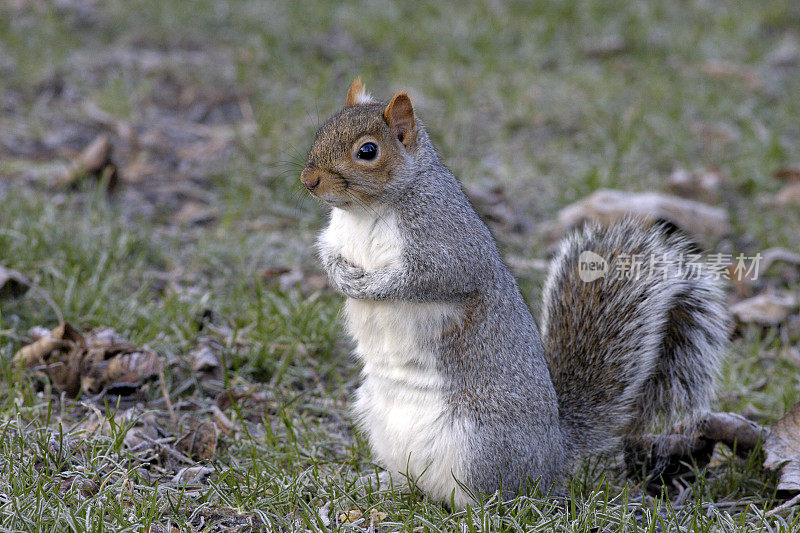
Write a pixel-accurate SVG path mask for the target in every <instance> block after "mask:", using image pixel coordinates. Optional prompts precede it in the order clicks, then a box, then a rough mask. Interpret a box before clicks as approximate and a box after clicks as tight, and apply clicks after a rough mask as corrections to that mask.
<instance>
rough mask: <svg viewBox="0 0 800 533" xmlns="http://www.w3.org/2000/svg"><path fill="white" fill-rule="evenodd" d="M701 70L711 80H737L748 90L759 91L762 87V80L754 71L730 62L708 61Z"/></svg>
mask: <svg viewBox="0 0 800 533" xmlns="http://www.w3.org/2000/svg"><path fill="white" fill-rule="evenodd" d="M701 70H702V71H703V73H704V74H706V75H707V76H709V77H711V78H723V79H725V78H730V79H735V80H739V81H741V82H744V84H745V85H746V86H747V87H748V88H749V89H760V88H761V87H763V86H764V80H763V79H762V78H761V75H760V74H759V73H758V71H757V70H756V69H754V68H752V67H749V66H747V65H742V64H739V63H733V62H732V61H709V62H708V63H706V64H704V65H703V66H702V67H701Z"/></svg>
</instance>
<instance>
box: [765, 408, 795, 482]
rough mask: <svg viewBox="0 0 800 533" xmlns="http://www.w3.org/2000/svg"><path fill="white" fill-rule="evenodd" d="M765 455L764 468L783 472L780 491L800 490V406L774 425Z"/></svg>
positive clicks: (766, 442) (767, 440)
mask: <svg viewBox="0 0 800 533" xmlns="http://www.w3.org/2000/svg"><path fill="white" fill-rule="evenodd" d="M764 454H765V459H764V468H768V469H770V470H776V469H780V471H781V473H780V481H779V482H778V490H791V491H798V490H800V404H795V405H794V406H792V408H791V409H790V410H789V412H788V413H786V414H785V415H784V416H783V418H781V419H780V420H778V421H777V422H775V423H774V424H772V428H771V429H770V432H769V434H768V435H767V437H766V439H765V440H764Z"/></svg>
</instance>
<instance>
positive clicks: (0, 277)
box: [0, 266, 31, 300]
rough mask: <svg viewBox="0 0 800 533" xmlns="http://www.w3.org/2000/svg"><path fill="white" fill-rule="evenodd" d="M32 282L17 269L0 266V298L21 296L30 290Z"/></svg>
mask: <svg viewBox="0 0 800 533" xmlns="http://www.w3.org/2000/svg"><path fill="white" fill-rule="evenodd" d="M30 288H31V282H30V281H28V278H26V277H25V276H23V275H22V274H21V273H19V272H17V271H16V270H11V269H10V268H5V267H2V266H0V300H2V299H4V298H19V297H20V296H22V295H24V294H25V293H26V292H28V289H30Z"/></svg>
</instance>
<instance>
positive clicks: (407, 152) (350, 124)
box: [300, 78, 419, 208]
mask: <svg viewBox="0 0 800 533" xmlns="http://www.w3.org/2000/svg"><path fill="white" fill-rule="evenodd" d="M418 131H419V130H418V124H417V121H416V120H415V118H414V109H413V107H412V105H411V99H410V98H409V97H408V95H407V94H406V93H405V92H398V93H396V94H395V95H394V97H393V98H392V100H391V101H390V102H389V103H388V104H386V103H380V102H376V101H374V100H373V99H372V98H371V97H370V96H369V95H368V94H367V93H366V91H365V90H364V86H363V84H362V83H361V78H356V79H355V80H354V81H353V83H352V84H351V85H350V89H349V90H348V91H347V97H346V99H345V107H344V108H343V109H342V110H341V111H340V112H339V113H337V114H336V115H334V116H333V117H331V118H330V119H329V120H328V121H327V122H325V124H323V125H322V126H321V127H320V128H319V130H318V131H317V135H316V138H315V139H314V144H313V145H312V146H311V150H309V153H308V160H307V161H306V166H305V168H304V169H303V171H302V173H301V174H300V181H302V183H303V185H305V187H306V188H307V189H308V190H309V192H310V193H311V194H313V195H314V196H315V197H317V198H319V199H320V200H323V201H325V202H327V203H329V204H331V205H333V206H334V207H341V208H348V207H354V208H358V207H367V206H369V205H370V204H372V203H374V202H375V201H376V200H378V199H380V198H381V196H382V194H383V193H384V192H385V190H386V189H387V188H388V187H390V185H391V183H392V180H393V178H394V177H395V176H396V174H397V172H398V170H399V169H402V168H404V167H405V166H406V165H407V161H408V158H409V157H411V156H412V155H413V153H414V151H415V150H416V148H417V134H418Z"/></svg>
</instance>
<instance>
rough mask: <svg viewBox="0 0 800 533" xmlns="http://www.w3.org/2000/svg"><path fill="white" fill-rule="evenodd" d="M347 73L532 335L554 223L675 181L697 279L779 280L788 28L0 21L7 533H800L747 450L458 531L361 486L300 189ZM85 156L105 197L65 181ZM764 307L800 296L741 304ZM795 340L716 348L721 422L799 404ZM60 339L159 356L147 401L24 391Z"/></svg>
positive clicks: (118, 1)
mask: <svg viewBox="0 0 800 533" xmlns="http://www.w3.org/2000/svg"><path fill="white" fill-rule="evenodd" d="M357 75H360V76H361V77H362V78H363V79H364V81H365V83H366V84H367V86H368V88H369V90H370V92H371V93H372V94H373V95H376V96H378V97H382V98H388V97H390V96H391V94H392V93H393V91H395V90H398V89H405V90H408V91H409V93H410V94H411V96H412V98H413V99H414V104H415V108H416V110H417V112H418V114H419V115H420V116H421V117H422V119H423V120H424V121H425V124H426V126H427V129H428V131H429V132H430V134H431V136H432V138H433V140H434V143H435V144H436V145H437V146H438V148H439V150H440V153H441V155H442V158H443V160H444V161H445V162H446V164H447V165H448V166H449V167H450V168H451V169H452V170H453V172H454V173H455V175H456V176H458V177H459V178H460V179H461V180H462V182H463V183H464V184H465V186H466V188H467V190H468V191H469V192H470V193H471V194H472V195H473V197H474V198H475V199H476V204H477V206H478V209H479V211H480V212H481V213H482V214H483V215H484V216H486V217H489V219H490V226H491V229H492V230H493V232H494V234H495V236H496V237H497V239H498V241H499V243H500V246H501V249H502V251H503V253H504V255H505V256H506V258H507V259H508V260H509V263H510V264H511V265H512V267H514V273H515V275H516V276H517V278H518V279H519V280H520V284H521V287H522V289H523V293H524V295H525V297H526V299H527V301H528V302H529V303H530V305H531V308H532V309H533V311H534V314H535V315H537V314H538V302H539V298H540V293H541V285H542V283H543V280H544V276H545V273H544V272H543V271H542V270H541V269H540V268H537V267H536V265H538V264H539V262H537V261H531V260H542V259H546V258H547V257H548V253H549V252H550V251H552V242H551V237H550V236H551V222H552V221H553V220H554V219H555V217H556V215H557V213H558V211H559V210H560V209H561V208H563V207H564V206H566V205H568V204H570V203H571V202H574V201H576V200H579V199H581V198H583V197H585V196H587V195H589V194H591V193H592V192H593V191H595V190H598V189H602V188H613V189H623V190H629V191H636V192H642V191H668V190H669V177H670V175H672V174H673V173H674V172H675V171H676V170H679V169H684V170H687V171H689V172H710V173H714V174H715V175H717V176H718V177H719V179H720V180H721V186H720V188H719V191H718V194H717V195H716V197H715V198H713V199H712V200H710V201H713V202H714V203H716V204H717V205H718V206H721V207H723V208H724V209H725V210H726V211H727V213H728V215H729V216H730V221H731V225H732V231H731V232H730V234H729V235H728V236H726V237H725V238H723V239H721V240H717V241H716V242H713V243H711V244H710V246H711V248H712V249H713V250H715V251H720V252H725V253H731V254H738V253H745V254H748V255H752V254H755V253H758V252H760V251H763V250H766V249H769V248H774V247H782V248H785V249H788V250H791V251H795V252H798V251H800V207H797V206H796V205H795V206H794V207H791V206H781V207H776V206H775V204H774V202H772V201H771V198H773V197H774V195H775V194H776V193H777V192H778V191H779V190H780V189H781V188H782V187H783V186H784V185H785V184H784V182H782V181H781V180H780V179H778V178H776V177H775V176H776V172H778V171H779V170H780V169H787V168H798V167H800V98H798V95H800V4H798V3H797V2H792V1H790V0H783V1H781V0H765V1H742V2H721V1H716V0H704V1H701V0H696V1H679V0H667V1H660V2H659V1H648V2H644V1H643V2H617V1H601V0H588V1H584V2H579V1H572V0H567V1H563V2H561V1H546V2H533V3H529V2H498V1H487V2H480V3H477V2H475V3H466V2H465V3H443V2H429V1H420V2H415V3H413V4H412V3H409V4H406V5H402V4H399V3H390V2H384V1H381V0H376V1H373V2H353V3H344V2H306V1H299V2H273V1H269V0H259V1H256V0H216V1H212V0H193V1H191V2H188V1H182V0H161V1H159V2H150V1H146V0H125V1H123V0H108V1H102V0H59V1H47V0H9V1H4V2H0V266H2V267H6V268H8V269H13V270H15V271H18V272H20V273H22V274H23V275H24V276H26V277H27V278H28V279H29V280H30V281H31V282H32V284H33V285H34V286H33V288H31V289H30V290H28V291H27V293H25V294H24V295H22V296H20V297H12V296H11V295H8V294H4V293H2V292H0V373H2V376H3V377H2V379H0V467H1V469H0V530H3V531H49V530H58V531H61V530H80V531H84V530H89V531H102V530H113V531H152V532H157V531H165V532H166V531H178V530H180V531H184V530H186V531H195V530H196V531H227V530H237V531H273V530H303V529H309V530H327V529H334V530H355V531H360V530H367V529H369V528H375V530H380V531H392V530H415V531H437V530H440V529H447V530H459V531H463V530H469V531H478V530H480V531H489V530H491V531H495V530H497V531H517V530H525V531H539V530H541V531H580V532H590V531H591V532H597V531H631V532H632V531H648V532H651V531H652V532H655V531H717V530H720V531H763V530H774V531H793V530H797V529H798V528H800V510H797V509H789V510H787V511H784V512H780V513H777V514H775V515H772V516H769V517H766V516H765V512H767V511H769V510H770V509H772V508H774V507H775V506H777V505H779V504H780V503H781V502H782V501H784V500H785V499H786V498H787V495H785V494H781V493H778V492H777V491H776V475H775V474H774V473H771V472H765V471H763V469H762V468H761V461H762V458H761V457H760V455H759V453H754V454H752V456H751V457H749V458H748V459H743V458H739V457H737V456H736V455H734V453H733V452H732V451H731V450H729V449H727V448H725V447H724V446H719V447H718V449H717V452H716V454H715V457H714V459H713V460H712V463H711V465H710V466H709V467H707V468H704V469H699V470H695V471H693V472H691V473H690V474H687V475H685V476H683V477H681V478H679V479H677V480H674V481H673V482H671V483H670V484H669V486H667V487H664V488H662V489H658V488H656V489H653V488H649V489H648V488H646V487H644V486H643V485H642V484H641V483H639V482H637V481H636V480H635V479H628V478H627V477H626V475H625V470H624V468H623V466H622V465H621V464H620V462H619V460H618V458H605V459H603V460H599V461H597V460H596V461H591V462H589V463H587V464H586V465H585V467H584V468H582V469H581V470H580V472H578V473H577V474H576V476H575V479H574V481H573V482H572V483H571V484H570V485H569V487H568V488H569V496H568V497H567V498H566V499H564V498H549V497H547V496H546V495H541V494H538V493H537V492H536V491H532V492H531V493H530V494H526V495H522V496H520V497H519V498H517V499H515V500H512V501H507V502H503V501H498V500H497V498H490V499H489V500H488V501H486V502H484V503H483V504H481V505H477V506H475V507H471V508H469V509H467V510H463V511H456V512H451V511H449V510H448V509H447V508H445V507H443V506H441V505H439V504H437V503H435V502H431V501H428V500H427V499H425V498H424V497H422V496H420V495H419V494H417V493H407V492H402V491H392V492H388V493H387V492H373V491H365V490H364V489H363V488H361V487H360V486H359V485H358V484H357V483H356V481H357V479H358V477H359V476H360V475H363V474H368V473H370V472H374V471H375V468H376V467H375V466H374V465H373V464H372V463H371V460H370V453H369V447H368V444H367V442H366V441H365V439H364V437H363V436H362V435H360V434H359V433H357V432H356V431H355V430H354V428H353V421H352V419H351V416H350V413H349V411H348V403H349V399H350V396H351V394H352V392H353V390H354V389H355V387H356V386H357V384H358V365H357V363H356V362H355V361H354V360H353V359H352V358H351V356H350V348H351V346H350V344H349V342H348V340H347V338H346V337H345V335H344V333H343V331H342V327H341V322H340V318H339V312H340V309H341V305H342V298H341V297H340V296H339V295H337V294H336V293H335V292H334V291H332V290H331V289H330V288H329V287H327V285H326V283H325V280H324V277H323V275H322V271H321V269H320V267H319V265H318V263H317V261H316V258H315V255H314V248H313V243H314V239H315V235H316V234H317V232H318V231H319V230H320V229H321V228H322V227H323V225H324V224H325V220H326V209H325V207H324V206H322V205H319V204H317V202H315V201H313V199H312V198H310V197H309V196H308V195H307V193H306V192H305V190H304V189H303V187H302V186H301V184H300V183H299V179H298V178H299V172H300V169H301V168H302V166H303V164H304V161H305V152H306V150H307V149H308V147H309V145H310V142H311V141H312V139H313V136H314V132H315V130H316V128H317V126H318V125H319V124H320V123H321V122H322V121H324V120H325V119H326V118H327V117H328V116H329V115H331V114H332V113H333V112H335V111H336V110H338V109H339V108H340V107H341V106H342V104H343V102H344V97H345V93H346V91H347V87H348V85H349V83H350V81H351V80H352V79H353V78H354V77H355V76H357ZM101 135H105V136H107V139H108V141H109V143H110V146H111V153H110V156H109V158H110V162H111V164H112V167H113V168H116V169H117V170H118V177H117V179H116V180H112V179H111V172H110V170H109V171H108V172H104V173H103V172H101V174H102V175H101V176H100V178H99V179H98V178H97V177H95V176H91V175H85V173H82V172H77V173H74V172H73V173H71V174H70V173H69V169H70V168H71V165H72V161H73V160H75V158H76V157H77V154H78V153H79V152H80V151H81V150H83V149H84V148H85V147H86V146H87V145H88V144H89V143H91V142H92V141H93V140H94V139H96V138H97V137H98V136H101ZM112 167H107V169H108V168H112ZM68 174H69V175H70V180H69V183H65V180H64V176H65V175H68ZM114 181H116V183H114ZM774 288H777V289H781V290H789V291H794V292H795V294H797V291H798V290H800V274H798V272H797V271H796V270H792V269H791V268H784V269H777V270H770V271H768V272H766V273H765V274H764V276H763V277H762V278H761V279H760V280H759V281H758V283H756V284H754V285H753V286H750V287H747V288H744V289H742V288H739V289H738V291H739V292H738V293H736V295H735V296H732V298H740V297H743V296H747V295H752V294H758V293H760V292H764V291H769V290H771V289H774ZM742 291H744V292H742ZM732 294H733V289H732ZM793 313H794V314H793V315H791V316H790V317H789V318H788V319H787V320H785V321H783V322H782V323H781V324H778V325H775V326H770V327H759V326H755V325H740V326H739V327H738V328H737V332H736V334H735V336H734V341H733V344H732V347H731V351H730V356H729V358H728V360H727V362H726V364H725V368H724V372H723V379H722V381H721V383H720V387H719V398H718V400H717V402H716V404H715V406H714V407H715V409H718V410H726V411H733V412H737V413H741V414H744V415H746V416H748V417H750V418H752V419H754V420H756V421H758V422H762V423H770V422H772V421H774V420H776V419H778V418H780V416H781V415H782V414H783V413H784V412H785V411H786V410H788V408H789V407H790V406H791V405H793V404H794V403H796V402H797V401H800V380H798V376H800V369H799V368H798V364H800V363H797V362H796V361H793V360H792V359H791V358H787V357H782V356H781V355H780V354H782V353H785V352H787V350H789V349H791V348H792V347H796V346H797V345H798V343H799V342H800V316H799V315H798V314H797V310H796V309H795V310H794V311H793ZM62 318H63V319H64V320H66V321H68V322H69V323H71V324H72V325H73V326H75V327H76V328H78V329H80V330H81V331H84V332H87V331H89V330H92V329H94V328H112V329H113V330H114V331H116V332H117V333H118V334H119V335H121V336H122V337H124V338H125V339H127V341H128V342H129V343H131V344H132V345H134V346H138V347H146V348H149V349H150V350H152V352H153V353H154V354H157V357H158V358H159V360H160V361H162V368H161V372H160V375H158V376H155V378H152V377H151V378H150V379H147V380H145V381H144V382H143V383H137V384H136V386H135V387H127V386H126V387H122V389H125V390H124V393H123V394H114V393H113V392H114V391H113V390H108V388H107V390H105V391H104V392H103V391H99V392H98V391H91V390H88V389H86V388H85V390H84V391H83V392H82V394H80V396H79V397H77V398H74V397H72V396H71V395H69V394H66V393H64V392H61V391H60V390H59V388H58V387H56V386H55V385H54V383H53V381H51V380H50V379H48V378H46V377H45V376H44V373H43V371H42V369H41V368H40V369H39V370H40V371H39V372H33V371H30V370H25V371H23V370H21V369H20V368H18V366H17V365H16V364H14V363H13V362H12V357H13V356H14V354H15V353H16V352H17V351H18V350H19V349H20V348H22V347H23V346H25V345H27V344H29V343H30V342H31V340H32V337H33V336H35V331H33V332H32V331H31V330H32V328H35V327H45V328H48V329H52V328H55V327H56V326H58V324H59V321H60V320H61V319H62ZM203 361H205V363H203ZM162 378H163V379H162ZM115 385H119V383H116V384H115ZM117 388H118V389H119V387H117ZM130 389H134V390H130ZM185 468H191V469H192V470H189V471H186V470H184V469H185Z"/></svg>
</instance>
